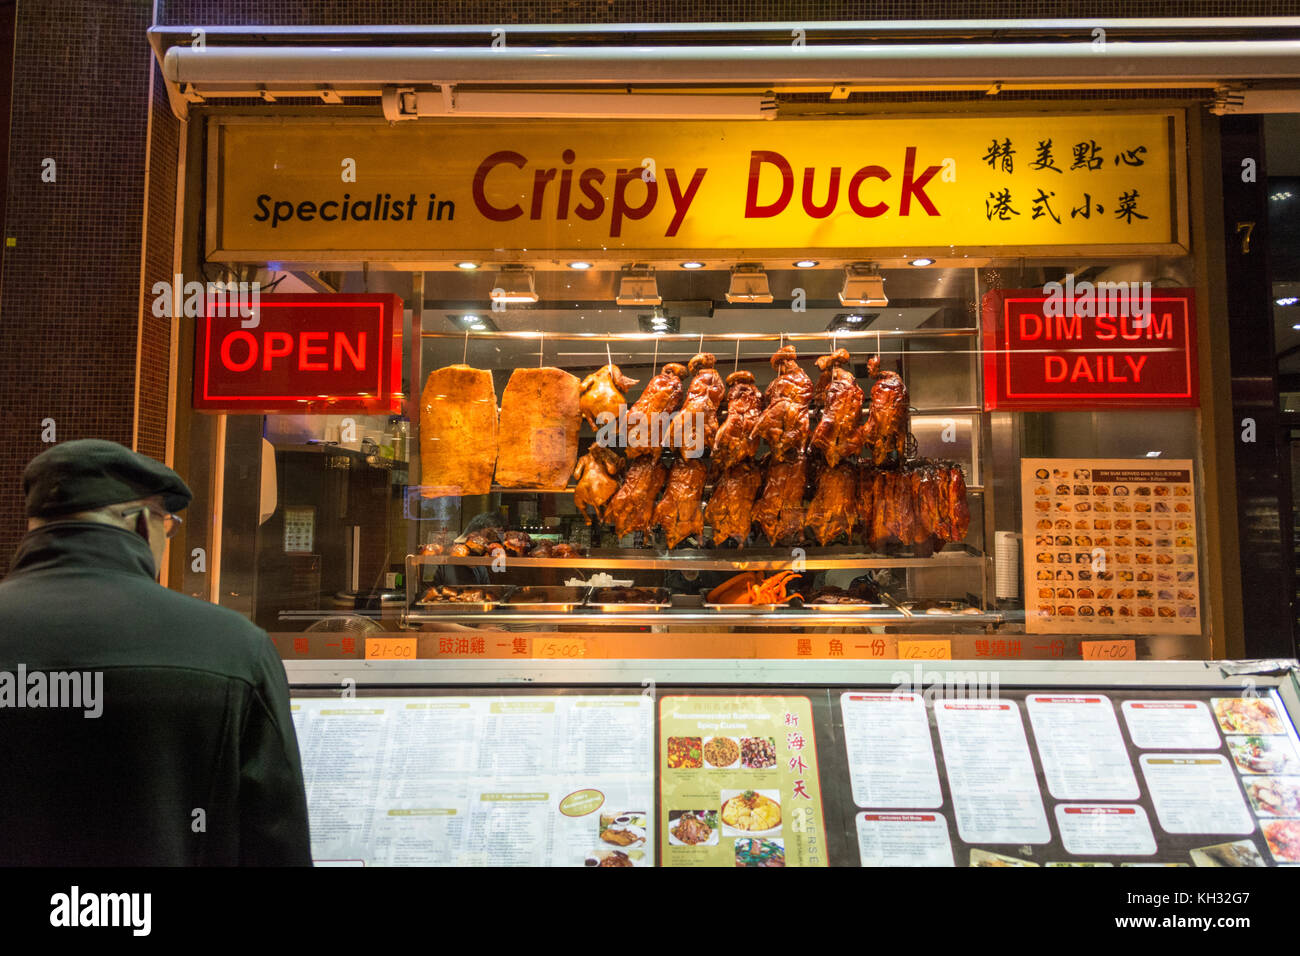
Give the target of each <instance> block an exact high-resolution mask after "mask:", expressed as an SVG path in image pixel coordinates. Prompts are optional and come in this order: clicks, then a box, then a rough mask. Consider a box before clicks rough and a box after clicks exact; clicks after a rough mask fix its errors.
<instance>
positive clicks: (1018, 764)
mask: <svg viewBox="0 0 1300 956" xmlns="http://www.w3.org/2000/svg"><path fill="white" fill-rule="evenodd" d="M968 676H972V675H968ZM938 677H939V675H938V674H936V679H938ZM966 689H967V691H968V692H969V693H968V696H966V697H965V698H956V697H953V696H951V689H950V690H949V695H948V696H944V695H941V694H939V693H937V691H938V690H939V688H938V686H937V685H936V686H935V688H934V691H935V693H932V692H931V691H930V690H926V691H925V692H924V693H915V692H913V691H912V690H911V689H910V688H909V689H908V690H902V689H899V690H895V691H892V692H890V691H884V690H862V691H847V692H835V696H837V697H838V698H839V703H840V707H839V714H840V717H841V720H842V734H839V736H842V737H843V740H844V746H843V748H842V753H843V759H844V762H845V764H846V769H847V774H846V775H845V776H846V777H847V779H846V781H845V783H844V784H843V785H841V787H840V788H839V795H838V796H839V799H840V800H845V799H847V798H848V797H849V796H850V795H851V797H852V800H853V804H854V810H853V816H852V821H853V829H852V832H851V833H850V834H849V836H850V838H852V839H853V840H854V842H855V843H856V846H855V847H854V849H856V850H857V862H859V863H861V865H863V866H954V865H956V866H967V865H969V866H1144V865H1146V866H1151V865H1160V866H1266V865H1270V864H1278V863H1293V862H1295V863H1300V740H1298V739H1297V738H1296V735H1295V729H1294V727H1293V725H1292V724H1291V723H1290V721H1289V720H1288V718H1287V715H1286V713H1285V711H1284V710H1283V709H1282V707H1281V705H1280V702H1279V700H1278V698H1276V697H1275V696H1265V697H1260V696H1250V697H1213V696H1211V695H1210V693H1209V692H1206V691H1203V692H1199V693H1198V692H1190V691H1185V690H1168V691H1162V690H1154V689H1152V688H1135V689H1128V690H1126V689H1120V688H1111V689H1108V690H1107V692H1106V693H1104V694H1102V693H1096V692H1089V691H1086V690H1083V691H1057V692H1050V693H1047V692H1041V693H1040V692H1033V691H1007V690H1005V689H995V688H993V687H987V688H983V690H978V689H977V688H972V687H967V688H966ZM1026 718H1027V719H1026ZM836 729H839V728H836ZM833 765H834V761H832V762H831V764H830V766H832V767H833ZM827 772H828V773H832V772H834V770H833V769H831V770H828V771H827ZM842 859H843V858H842V857H838V856H837V858H836V862H837V863H838V862H840V861H841V860H842ZM845 862H847V861H845Z"/></svg>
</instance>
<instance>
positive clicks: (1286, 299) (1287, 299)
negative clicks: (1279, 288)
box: [1274, 295, 1300, 305]
mask: <svg viewBox="0 0 1300 956" xmlns="http://www.w3.org/2000/svg"><path fill="white" fill-rule="evenodd" d="M1274 301H1275V302H1277V304H1278V305H1295V304H1296V303H1297V302H1300V298H1297V297H1296V296H1293V295H1288V296H1283V297H1282V298H1280V299H1275V300H1274Z"/></svg>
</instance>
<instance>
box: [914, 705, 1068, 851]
mask: <svg viewBox="0 0 1300 956" xmlns="http://www.w3.org/2000/svg"><path fill="white" fill-rule="evenodd" d="M934 714H935V722H936V724H937V725H938V728H939V740H940V742H941V743H942V745H943V759H944V764H945V766H946V769H947V771H948V787H949V789H950V790H951V791H952V801H953V806H954V812H955V813H956V817H957V832H958V833H960V834H961V838H962V839H963V840H965V841H966V842H967V843H1047V842H1048V841H1049V840H1051V838H1052V835H1051V831H1050V830H1049V829H1048V826H1047V817H1046V816H1045V815H1044V813H1043V800H1042V798H1041V797H1040V796H1039V793H1038V780H1037V777H1036V775H1035V773H1034V765H1033V762H1032V761H1031V760H1030V757H1029V743H1028V741H1026V739H1025V728H1024V725H1023V723H1022V722H1021V720H1020V708H1019V707H1018V706H1017V704H1016V702H1015V701H1007V700H991V701H963V700H936V701H935V702H934Z"/></svg>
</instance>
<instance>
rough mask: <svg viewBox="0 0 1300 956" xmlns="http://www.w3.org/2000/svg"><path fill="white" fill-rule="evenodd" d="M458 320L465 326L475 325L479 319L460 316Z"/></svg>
mask: <svg viewBox="0 0 1300 956" xmlns="http://www.w3.org/2000/svg"><path fill="white" fill-rule="evenodd" d="M460 320H461V321H462V322H464V323H465V324H466V325H476V324H477V323H478V321H479V318H478V316H477V315H462V316H461V317H460Z"/></svg>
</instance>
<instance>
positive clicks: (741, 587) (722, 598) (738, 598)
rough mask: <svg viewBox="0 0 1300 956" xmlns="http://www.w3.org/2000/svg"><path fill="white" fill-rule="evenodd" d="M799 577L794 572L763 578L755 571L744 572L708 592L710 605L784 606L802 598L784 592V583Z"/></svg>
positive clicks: (792, 592) (784, 572) (793, 593)
mask: <svg viewBox="0 0 1300 956" xmlns="http://www.w3.org/2000/svg"><path fill="white" fill-rule="evenodd" d="M798 576H799V575H798V574H797V573H796V572H794V571H778V572H777V573H776V574H773V575H772V576H771V577H768V578H764V577H763V575H762V574H760V573H759V572H757V571H745V572H743V573H741V574H737V575H736V576H735V577H731V578H728V579H727V580H726V581H723V582H722V583H721V584H719V585H718V586H717V587H716V588H714V589H713V590H712V591H710V592H709V594H708V597H707V598H706V600H707V601H708V603H710V604H785V603H786V602H787V601H789V600H790V598H792V597H798V598H800V599H802V598H803V595H802V594H799V592H797V591H786V589H785V588H786V583H787V582H788V581H789V580H790V579H791V578H797V577H798Z"/></svg>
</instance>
